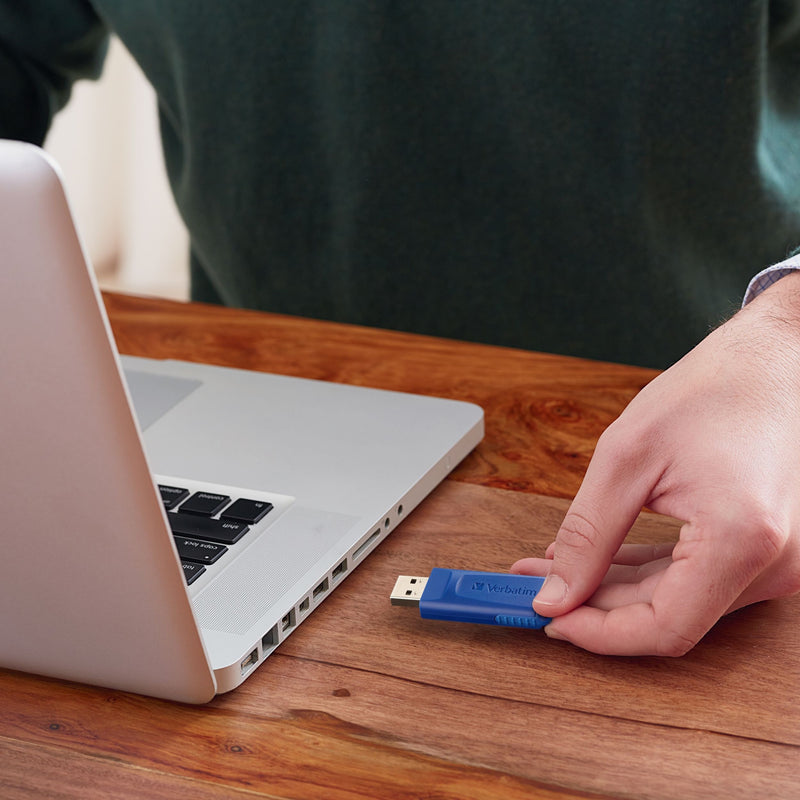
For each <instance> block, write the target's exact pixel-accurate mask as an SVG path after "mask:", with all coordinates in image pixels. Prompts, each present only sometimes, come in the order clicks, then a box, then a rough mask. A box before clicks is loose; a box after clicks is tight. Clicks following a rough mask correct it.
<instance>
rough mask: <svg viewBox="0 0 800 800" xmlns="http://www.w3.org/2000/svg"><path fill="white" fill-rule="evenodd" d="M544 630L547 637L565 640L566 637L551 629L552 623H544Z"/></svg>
mask: <svg viewBox="0 0 800 800" xmlns="http://www.w3.org/2000/svg"><path fill="white" fill-rule="evenodd" d="M544 632H545V633H546V634H547V638H548V639H558V640H559V641H560V642H566V641H567V637H566V636H562V635H561V634H560V633H559V632H558V631H556V630H553V626H552V625H545V626H544Z"/></svg>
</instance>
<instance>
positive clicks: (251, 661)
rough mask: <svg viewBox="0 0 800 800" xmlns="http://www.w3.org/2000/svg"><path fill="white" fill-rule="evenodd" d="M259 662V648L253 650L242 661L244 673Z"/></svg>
mask: <svg viewBox="0 0 800 800" xmlns="http://www.w3.org/2000/svg"><path fill="white" fill-rule="evenodd" d="M257 663H258V648H256V649H255V650H253V652H252V653H250V655H249V656H247V658H246V659H245V660H244V661H242V665H241V666H242V675H244V674H246V673H248V672H249V671H250V670H251V669H253V667H254V666H255V665H256V664H257Z"/></svg>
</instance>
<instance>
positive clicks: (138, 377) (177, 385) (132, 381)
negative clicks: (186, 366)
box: [123, 369, 203, 431]
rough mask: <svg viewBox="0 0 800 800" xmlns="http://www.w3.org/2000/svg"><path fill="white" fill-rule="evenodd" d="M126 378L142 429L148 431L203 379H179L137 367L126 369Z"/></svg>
mask: <svg viewBox="0 0 800 800" xmlns="http://www.w3.org/2000/svg"><path fill="white" fill-rule="evenodd" d="M123 371H124V373H125V381H126V382H127V384H128V390H129V391H130V393H131V397H132V398H133V408H134V411H135V413H136V419H137V420H138V422H139V428H140V430H143V431H146V430H147V429H148V428H149V427H150V426H151V425H152V424H153V423H154V422H156V421H157V420H158V419H160V418H161V417H163V416H164V414H166V413H167V411H169V410H170V409H171V408H173V407H174V406H176V405H177V404H178V403H180V401H181V400H183V399H184V398H185V397H188V396H189V395H190V394H191V393H192V392H193V391H194V390H195V389H197V388H198V387H199V386H202V385H203V382H202V381H198V380H192V379H190V378H176V377H173V376H171V375H153V374H151V373H149V372H139V371H138V370H135V369H125V370H123Z"/></svg>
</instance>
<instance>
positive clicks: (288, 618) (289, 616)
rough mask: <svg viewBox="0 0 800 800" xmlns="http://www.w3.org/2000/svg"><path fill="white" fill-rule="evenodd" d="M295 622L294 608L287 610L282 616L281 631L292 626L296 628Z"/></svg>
mask: <svg viewBox="0 0 800 800" xmlns="http://www.w3.org/2000/svg"><path fill="white" fill-rule="evenodd" d="M294 623H295V617H294V609H291V611H287V612H286V613H285V614H284V615H283V616H282V617H281V631H282V632H283V633H285V632H286V631H288V630H290V629H291V628H294Z"/></svg>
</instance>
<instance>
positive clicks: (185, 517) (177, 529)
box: [167, 513, 250, 544]
mask: <svg viewBox="0 0 800 800" xmlns="http://www.w3.org/2000/svg"><path fill="white" fill-rule="evenodd" d="M167 519H168V520H169V526H170V528H172V533H173V534H174V535H175V536H191V537H195V536H196V537H197V538H198V539H208V541H210V542H219V543H220V544H236V542H238V541H239V539H241V538H242V536H244V535H245V534H246V533H247V531H249V530H250V528H249V527H248V526H247V525H245V524H244V523H243V522H234V521H233V520H227V519H213V518H211V517H198V516H196V515H195V514H180V513H178V514H167Z"/></svg>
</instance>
